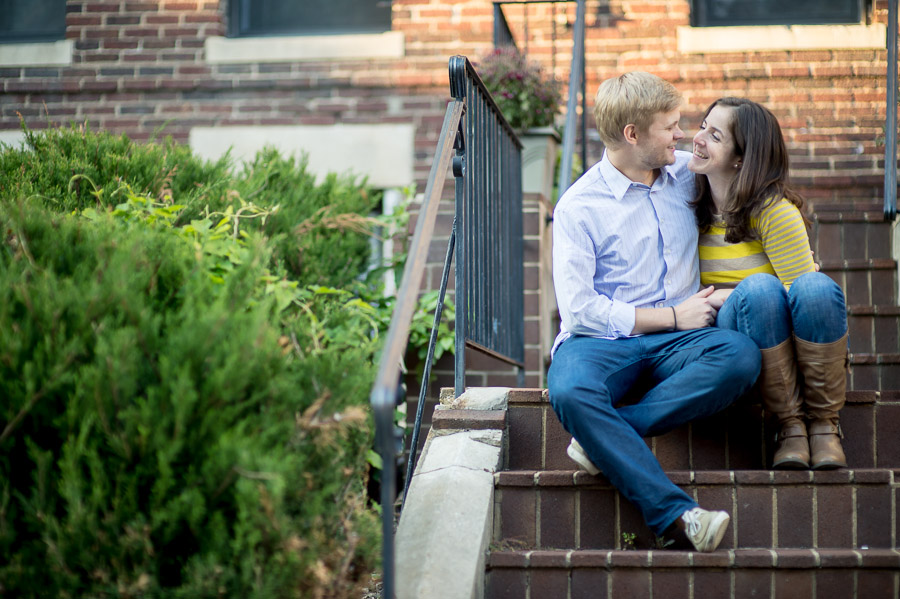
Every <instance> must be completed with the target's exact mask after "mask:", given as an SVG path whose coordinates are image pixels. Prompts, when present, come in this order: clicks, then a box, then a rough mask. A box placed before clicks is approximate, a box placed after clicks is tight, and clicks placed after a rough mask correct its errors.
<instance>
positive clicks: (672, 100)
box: [594, 71, 682, 148]
mask: <svg viewBox="0 0 900 599" xmlns="http://www.w3.org/2000/svg"><path fill="white" fill-rule="evenodd" d="M681 101H682V100H681V94H680V93H678V90H677V89H675V86H674V85H672V84H671V83H669V82H668V81H665V80H664V79H661V78H659V77H657V76H656V75H652V74H650V73H645V72H643V71H632V72H630V73H625V74H624V75H620V76H618V77H613V78H612V79H607V80H606V81H604V82H603V83H601V84H600V88H599V89H598V90H597V95H596V97H595V98H594V120H595V122H596V123H597V132H598V133H599V134H600V140H601V141H602V142H603V144H604V145H606V146H607V147H613V148H615V147H616V146H619V145H621V144H622V143H624V141H625V137H624V134H623V131H624V130H625V127H627V126H628V125H630V124H633V125H634V126H635V127H636V128H637V130H638V131H641V132H646V131H647V130H649V128H650V125H651V124H652V123H653V118H654V117H655V116H656V115H657V114H659V113H661V112H671V111H673V110H675V109H676V108H678V107H679V106H681Z"/></svg>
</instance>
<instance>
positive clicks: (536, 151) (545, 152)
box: [519, 127, 560, 202]
mask: <svg viewBox="0 0 900 599" xmlns="http://www.w3.org/2000/svg"><path fill="white" fill-rule="evenodd" d="M519 139H520V140H521V141H522V192H523V193H539V194H541V195H542V196H544V198H546V199H548V200H550V201H551V202H555V201H556V198H551V197H550V194H551V193H552V190H553V175H554V172H555V170H556V169H555V166H556V150H557V148H558V147H559V143H560V139H559V134H557V133H556V130H555V129H554V128H553V127H538V128H534V129H529V130H528V131H526V132H525V133H523V134H521V135H519Z"/></svg>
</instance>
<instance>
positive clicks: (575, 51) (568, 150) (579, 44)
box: [553, 0, 587, 200]
mask: <svg viewBox="0 0 900 599" xmlns="http://www.w3.org/2000/svg"><path fill="white" fill-rule="evenodd" d="M584 15H585V0H578V6H577V8H576V10H575V32H574V34H573V35H574V44H573V46H572V68H571V69H570V70H569V98H568V100H567V101H566V128H565V130H564V131H563V141H562V158H561V159H560V163H559V180H558V181H559V185H558V189H557V193H558V194H559V195H560V196H561V195H562V194H564V193H565V192H566V190H567V189H568V188H569V185H570V184H571V183H572V157H573V155H574V152H575V118H576V113H577V110H576V107H577V106H578V89H579V88H580V87H582V86H581V81H580V80H581V79H582V74H583V73H584ZM584 116H585V115H583V114H582V124H583V119H584ZM582 143H586V141H585V140H582ZM585 166H587V165H586V164H583V165H582V167H585ZM553 199H554V200H556V199H558V198H553Z"/></svg>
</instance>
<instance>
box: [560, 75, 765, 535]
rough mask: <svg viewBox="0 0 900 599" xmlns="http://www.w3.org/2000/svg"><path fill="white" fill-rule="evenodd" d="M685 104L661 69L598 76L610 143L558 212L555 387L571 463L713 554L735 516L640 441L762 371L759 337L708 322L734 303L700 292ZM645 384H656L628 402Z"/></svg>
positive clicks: (603, 134) (600, 114)
mask: <svg viewBox="0 0 900 599" xmlns="http://www.w3.org/2000/svg"><path fill="white" fill-rule="evenodd" d="M680 106H681V96H680V94H679V93H678V91H677V90H676V89H675V88H674V87H673V86H672V85H671V84H669V83H667V82H665V81H663V80H662V79H660V78H659V77H657V76H655V75H651V74H649V73H642V72H632V73H626V74H625V75H622V76H620V77H617V78H613V79H609V80H607V81H604V82H603V83H602V84H601V85H600V88H599V90H598V92H597V96H596V101H595V106H594V117H595V120H596V123H597V131H598V132H599V134H600V139H601V140H602V141H603V143H604V144H605V146H606V152H605V154H604V157H603V159H602V160H601V161H600V162H598V163H597V164H595V165H594V166H593V167H592V168H591V169H590V170H588V171H587V172H586V173H585V174H584V175H583V176H582V177H581V178H580V179H579V180H578V181H576V182H575V183H574V184H573V185H572V187H571V188H569V190H568V191H566V193H565V194H564V195H563V197H562V198H561V199H560V201H559V203H558V204H557V206H556V208H555V210H554V215H553V281H554V287H555V289H556V297H557V302H558V304H559V311H560V316H561V318H562V325H561V327H560V333H559V335H558V337H557V338H556V342H555V343H554V346H553V350H552V352H551V355H552V356H553V361H552V363H551V365H550V370H549V373H548V388H549V392H550V403H551V404H552V406H553V409H554V411H555V412H556V414H557V416H558V417H559V419H560V421H561V422H562V424H563V426H564V427H565V429H566V430H567V431H568V432H569V433H571V434H572V436H573V437H574V439H573V441H572V444H571V445H570V446H569V450H568V453H569V456H570V457H571V458H572V459H573V460H575V461H576V462H577V463H578V464H579V465H581V466H582V467H583V468H585V469H587V470H588V471H590V472H592V473H594V474H596V473H597V472H598V471H599V470H602V471H603V473H604V474H605V475H606V476H607V478H609V480H610V482H612V484H613V485H615V487H616V488H617V489H619V491H620V492H621V493H622V495H624V496H625V497H626V498H627V499H628V500H629V501H631V502H632V503H633V504H634V505H636V506H637V507H638V509H640V511H641V513H642V514H643V516H644V519H645V521H646V522H647V524H648V526H649V527H650V528H651V530H653V531H654V533H656V534H657V535H658V536H661V537H666V538H670V539H673V540H675V539H676V538H680V539H682V542H683V540H684V537H686V538H687V540H689V541H690V544H691V545H692V546H693V548H694V549H696V550H697V551H714V550H715V549H716V547H717V546H718V544H719V542H720V541H721V540H722V537H723V536H724V534H725V532H726V530H727V528H728V521H729V516H728V514H727V513H725V512H710V511H706V510H703V509H702V508H700V507H699V506H698V505H697V503H696V502H695V501H694V500H693V499H691V497H689V496H688V495H687V494H686V493H684V491H682V490H681V489H679V488H678V487H677V486H675V485H674V484H673V483H672V482H671V481H670V480H669V479H668V478H667V477H666V475H665V473H664V472H663V470H662V467H661V466H660V465H659V462H658V461H657V460H656V458H655V456H654V455H653V454H652V452H651V451H650V449H649V448H648V447H647V445H646V444H645V443H644V441H643V439H642V437H644V436H652V435H658V434H662V433H665V432H667V431H669V430H672V429H674V428H676V427H678V426H680V425H682V424H685V423H687V422H689V421H691V420H694V419H697V418H701V417H704V416H709V415H711V414H714V413H715V412H718V411H719V410H721V409H723V408H725V407H726V406H728V405H729V404H731V403H732V402H733V401H734V400H735V399H737V398H738V397H740V396H741V395H742V394H743V393H745V392H746V391H747V390H748V389H749V388H750V387H751V386H752V385H753V383H754V381H755V380H756V377H757V376H758V374H759V369H760V355H759V350H758V349H757V347H756V345H755V344H754V343H753V341H751V340H750V338H749V337H745V336H743V335H741V334H739V333H735V332H733V331H728V330H721V329H716V328H710V325H711V324H712V323H713V322H714V321H715V316H716V311H717V309H718V308H719V307H720V306H721V304H722V302H721V300H719V299H716V298H715V297H713V296H712V292H713V289H712V287H709V288H707V289H703V290H700V291H698V289H699V286H700V283H699V274H698V259H697V225H696V221H695V218H694V212H693V209H692V208H691V206H690V204H689V202H690V200H691V198H692V196H693V191H694V181H693V177H692V175H691V173H690V172H688V170H687V168H686V165H687V162H688V159H689V157H690V154H689V153H687V152H680V151H676V150H675V144H676V143H677V142H678V140H680V139H682V138H683V137H684V133H683V132H682V131H681V129H680V128H679V127H678V121H679V119H680V117H681V114H680V111H679V109H680ZM636 386H640V387H639V388H640V389H641V390H644V389H647V388H648V387H649V391H647V392H646V393H644V395H643V397H641V398H640V401H638V402H636V403H630V404H629V405H621V406H619V407H617V405H618V404H620V403H621V401H622V399H623V398H624V397H625V396H626V395H628V394H629V393H631V394H634V393H635V387H636ZM595 464H596V466H595ZM598 467H599V469H598ZM682 533H683V536H682ZM685 545H686V543H685Z"/></svg>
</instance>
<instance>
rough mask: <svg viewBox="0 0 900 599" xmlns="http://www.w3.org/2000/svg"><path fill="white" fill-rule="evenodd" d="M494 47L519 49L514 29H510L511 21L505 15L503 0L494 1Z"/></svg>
mask: <svg viewBox="0 0 900 599" xmlns="http://www.w3.org/2000/svg"><path fill="white" fill-rule="evenodd" d="M494 47H495V48H506V47H510V48H515V49H518V48H517V47H516V40H515V39H514V38H513V34H512V31H510V29H509V23H507V22H506V17H505V16H503V8H502V2H494Z"/></svg>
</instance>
